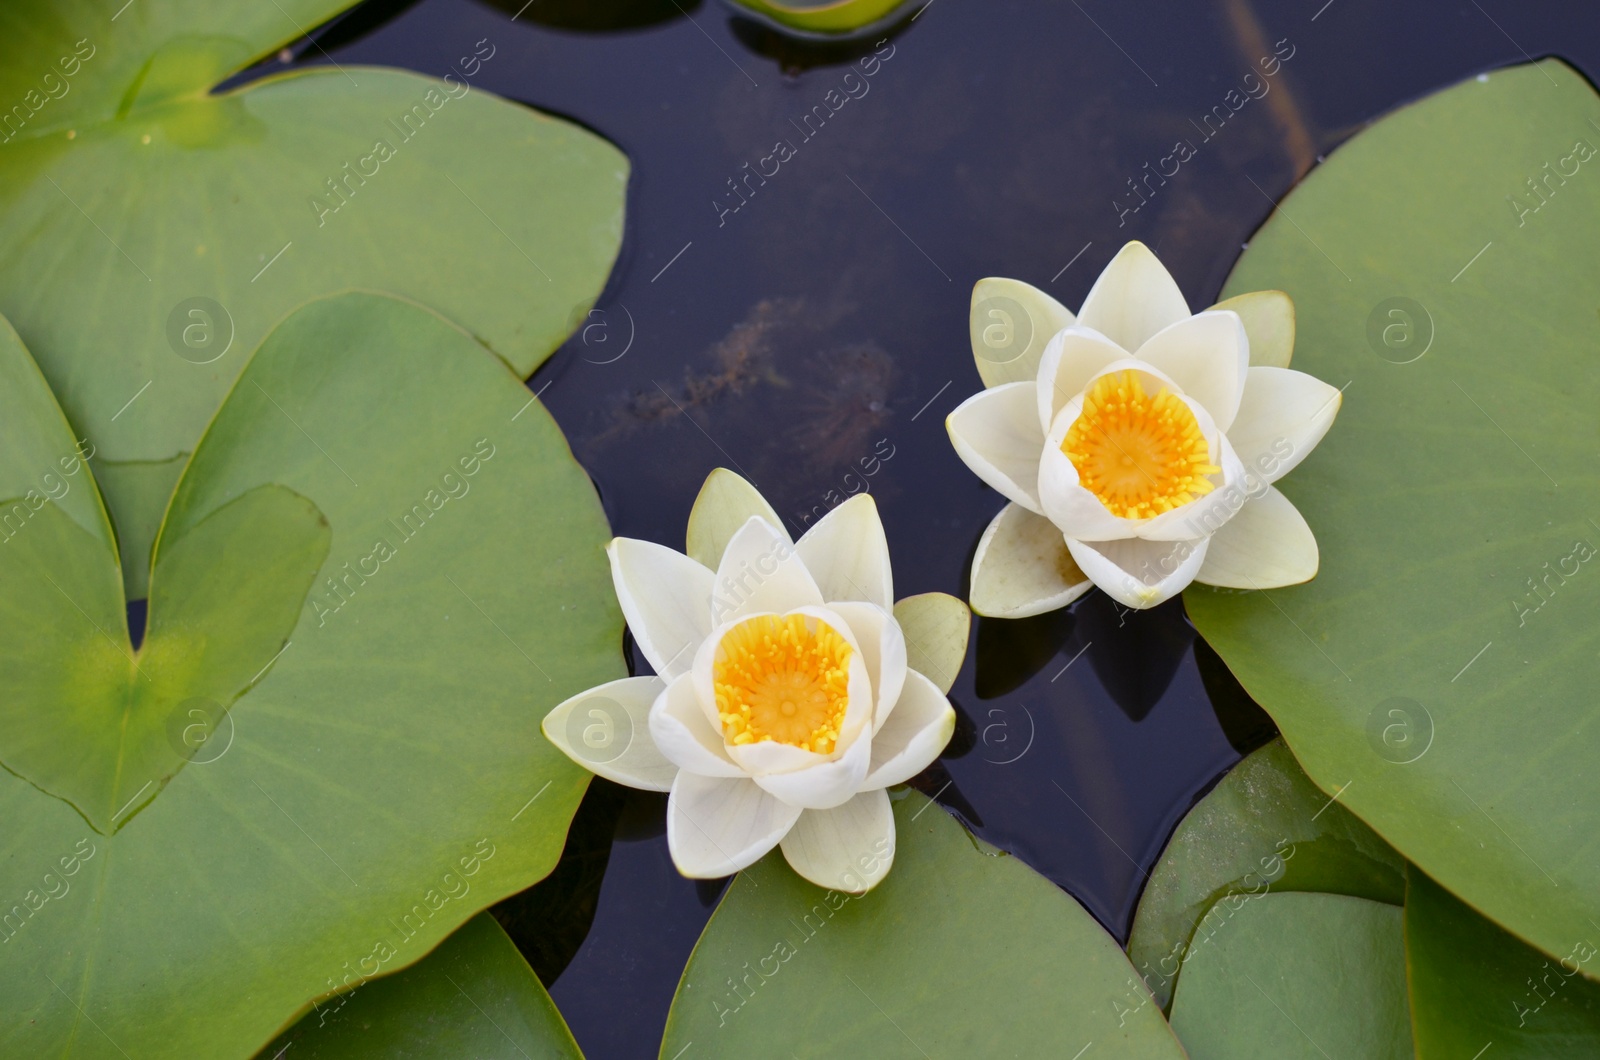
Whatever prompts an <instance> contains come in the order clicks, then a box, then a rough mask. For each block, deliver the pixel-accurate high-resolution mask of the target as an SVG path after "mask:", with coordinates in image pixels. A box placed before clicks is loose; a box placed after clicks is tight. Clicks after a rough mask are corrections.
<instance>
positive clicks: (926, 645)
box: [894, 593, 972, 695]
mask: <svg viewBox="0 0 1600 1060" xmlns="http://www.w3.org/2000/svg"><path fill="white" fill-rule="evenodd" d="M894 617H895V621H896V622H899V623H900V632H901V633H902V634H904V635H905V638H906V665H908V666H910V667H911V668H912V669H913V670H916V671H917V672H918V673H920V674H922V675H923V676H924V677H926V678H927V679H928V680H930V681H932V682H933V683H934V684H936V685H938V686H939V691H941V692H943V693H945V694H946V695H948V694H949V692H950V686H951V685H953V684H955V683H956V675H957V674H959V673H960V672H961V664H962V663H963V662H965V661H966V658H967V638H968V637H969V636H970V635H971V632H972V612H971V611H969V610H967V605H966V604H964V603H962V602H961V601H960V600H958V599H957V598H956V597H954V596H951V595H950V594H949V593H922V594H921V595H918V596H908V597H906V598H905V599H903V600H899V601H897V602H896V603H895V605H894Z"/></svg>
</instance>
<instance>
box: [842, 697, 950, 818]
mask: <svg viewBox="0 0 1600 1060" xmlns="http://www.w3.org/2000/svg"><path fill="white" fill-rule="evenodd" d="M955 731H956V712H955V708H954V707H952V706H950V701H949V700H948V699H946V698H945V695H944V693H943V692H941V691H939V688H938V686H937V685H935V684H934V683H933V682H932V681H930V680H928V679H927V678H926V677H924V676H922V675H921V674H919V673H917V672H916V671H915V670H912V671H911V672H910V673H909V674H908V675H907V676H906V688H905V691H904V692H902V693H900V705H899V706H898V707H896V708H895V712H894V713H893V714H891V715H890V716H889V722H888V724H886V725H885V726H884V727H883V729H882V730H881V731H880V732H879V733H878V735H877V736H876V737H874V738H873V741H872V767H871V769H869V770H868V771H867V775H866V777H865V778H864V779H863V780H862V781H861V790H862V791H868V790H870V789H872V788H886V787H888V786H889V785H891V784H904V783H905V782H906V781H908V780H910V779H911V778H912V777H914V776H916V775H917V774H918V773H920V772H922V771H923V770H924V769H926V768H928V764H929V763H930V762H932V761H933V760H934V759H935V758H938V757H939V753H940V752H941V751H943V750H944V749H945V746H946V745H947V744H949V742H950V737H951V736H952V735H953V734H954V733H955Z"/></svg>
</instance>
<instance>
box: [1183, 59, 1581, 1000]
mask: <svg viewBox="0 0 1600 1060" xmlns="http://www.w3.org/2000/svg"><path fill="white" fill-rule="evenodd" d="M1596 145H1600V98H1597V97H1596V95H1595V92H1594V90H1593V89H1592V88H1591V87H1590V86H1589V84H1588V83H1587V82H1586V81H1585V80H1584V79H1583V78H1582V77H1580V76H1579V75H1578V74H1576V73H1575V72H1573V71H1572V70H1571V69H1569V68H1568V67H1566V66H1564V65H1562V64H1561V63H1559V62H1555V61H1547V62H1541V63H1539V64H1537V65H1530V66H1521V67H1516V68H1512V69H1508V70H1499V71H1495V72H1493V73H1489V74H1485V75H1483V76H1482V77H1480V78H1478V79H1475V80H1472V81H1468V82H1466V83H1464V84H1461V85H1458V86H1456V87H1454V88H1450V89H1447V90H1445V91H1443V92H1440V93H1438V94H1436V95H1434V96H1431V97H1429V98H1427V99H1425V100H1423V101H1421V102H1419V103H1416V104H1413V105H1411V106H1409V107H1406V108H1404V109H1402V110H1400V111H1397V112H1395V113H1394V114H1392V115H1390V116H1388V117H1386V118H1384V119H1383V120H1381V121H1379V122H1377V123H1376V124H1374V125H1373V126H1371V127H1370V128H1368V129H1367V130H1366V131H1364V132H1362V133H1361V134H1360V135H1359V136H1357V137H1355V138H1354V139H1353V140H1351V141H1350V142H1349V143H1347V144H1346V145H1344V146H1343V147H1341V148H1339V150H1338V151H1336V152H1334V154H1333V155H1332V156H1331V157H1330V158H1329V159H1328V160H1327V162H1326V163H1325V164H1323V165H1322V166H1320V167H1319V168H1317V169H1316V170H1315V171H1313V172H1312V173H1311V175H1310V176H1309V177H1308V178H1307V179H1306V180H1305V182H1304V183H1303V184H1302V185H1301V186H1300V187H1299V188H1298V189H1296V190H1295V191H1294V192H1293V193H1292V194H1291V195H1289V196H1288V197H1287V198H1286V199H1285V200H1284V201H1283V202H1282V204H1281V206H1280V208H1279V210H1278V211H1277V212H1276V213H1275V214H1274V215H1273V216H1272V217H1271V218H1270V219H1269V220H1268V222H1267V223H1266V225H1265V226H1264V227H1263V228H1262V229H1261V231H1260V232H1258V233H1257V234H1256V236H1255V237H1254V238H1253V239H1252V240H1251V242H1250V247H1249V250H1247V251H1246V252H1245V254H1244V256H1243V258H1242V259H1241V260H1240V262H1239V264H1238V267H1237V268H1236V269H1235V271H1234V273H1233V275H1232V277H1230V279H1229V281H1228V286H1227V291H1228V292H1235V291H1247V290H1252V289H1255V288H1261V287H1275V288H1281V289H1282V290H1284V291H1287V292H1288V293H1289V294H1290V295H1291V296H1292V297H1293V299H1294V304H1295V306H1296V322H1295V323H1296V330H1297V333H1298V339H1297V342H1296V347H1297V350H1298V353H1297V354H1296V357H1295V364H1296V366H1297V367H1299V368H1301V369H1304V370H1306V371H1309V372H1311V373H1312V374H1314V375H1316V376H1319V377H1321V378H1323V379H1326V380H1328V381H1330V382H1332V383H1333V384H1335V385H1337V386H1341V387H1343V388H1344V395H1345V402H1344V412H1343V414H1342V415H1341V417H1340V421H1339V426H1338V428H1337V429H1336V430H1334V431H1332V432H1331V433H1330V434H1329V435H1328V437H1327V439H1326V440H1325V441H1324V442H1323V443H1322V445H1321V447H1320V448H1319V449H1318V451H1317V452H1316V453H1315V454H1313V455H1312V457H1311V458H1310V459H1309V460H1307V461H1306V463H1305V464H1304V465H1303V466H1302V467H1301V468H1300V469H1299V470H1298V471H1297V473H1296V474H1295V475H1294V476H1292V477H1291V478H1290V479H1288V480H1286V482H1287V484H1286V485H1285V487H1284V492H1285V493H1286V494H1287V495H1288V496H1289V498H1290V499H1291V500H1292V501H1293V502H1294V503H1295V505H1296V506H1297V507H1298V508H1299V509H1300V511H1301V512H1302V513H1303V514H1304V515H1305V517H1306V520H1307V522H1308V523H1309V524H1310V526H1311V527H1312V529H1313V530H1314V531H1315V533H1316V535H1317V541H1318V544H1319V546H1320V548H1321V553H1322V567H1321V572H1320V573H1319V574H1318V575H1317V577H1316V578H1315V580H1313V581H1312V582H1310V583H1309V584H1306V585H1302V586H1295V587H1293V588H1289V589H1283V590H1275V591H1271V592H1264V593H1258V592H1224V591H1217V590H1211V589H1203V588H1202V589H1194V590H1191V591H1189V592H1187V593H1186V594H1185V601H1186V603H1187V605H1188V608H1189V612H1190V615H1191V616H1192V617H1193V619H1194V622H1195V624H1196V625H1197V626H1198V627H1199V629H1200V632H1201V634H1202V635H1203V636H1204V637H1205V638H1206V639H1207V640H1208V641H1210V642H1211V644H1212V645H1213V646H1214V647H1215V648H1216V650H1217V652H1218V653H1219V654H1220V655H1221V656H1222V658H1223V659H1224V660H1225V661H1226V662H1227V664H1228V666H1229V668H1230V669H1232V670H1233V672H1234V673H1235V674H1236V675H1237V676H1238V677H1239V679H1240V681H1241V682H1242V683H1243V685H1244V687H1245V688H1246V689H1247V690H1248V691H1249V692H1250V694H1251V696H1253V697H1254V698H1255V700H1256V701H1257V702H1259V703H1260V704H1261V705H1262V706H1263V707H1264V708H1265V709H1266V710H1267V711H1268V712H1269V713H1270V714H1271V715H1272V717H1273V719H1274V720H1275V721H1276V722H1277V724H1278V726H1279V728H1280V729H1281V730H1282V732H1283V735H1284V738H1285V740H1287V741H1288V744H1289V746H1290V747H1292V748H1293V749H1294V752H1295V756H1296V758H1298V759H1299V761H1300V763H1301V764H1302V765H1303V766H1304V767H1305V769H1306V772H1307V773H1308V774H1309V775H1310V777H1311V778H1312V779H1313V780H1314V781H1316V783H1317V784H1318V786H1319V787H1321V788H1322V789H1323V790H1324V791H1329V792H1332V791H1339V790H1343V791H1344V794H1343V795H1342V796H1341V799H1340V801H1341V802H1342V803H1343V804H1344V805H1346V806H1348V807H1349V808H1350V809H1351V810H1352V811H1353V812H1355V813H1356V814H1357V815H1359V816H1360V817H1361V818H1362V819H1363V820H1364V821H1366V822H1367V823H1368V824H1369V825H1371V826H1372V827H1373V828H1374V829H1375V830H1376V831H1377V832H1378V833H1379V834H1380V835H1382V836H1383V838H1384V839H1385V840H1387V841H1388V842H1389V843H1390V844H1392V845H1393V846H1394V847H1395V848H1396V849H1397V850H1398V851H1399V852H1400V853H1401V854H1403V855H1404V856H1405V857H1406V858H1407V859H1409V860H1410V861H1412V862H1415V863H1416V864H1417V865H1418V866H1419V867H1420V868H1421V869H1422V870H1423V871H1425V872H1426V873H1427V874H1428V875H1429V876H1431V877H1433V878H1434V879H1435V880H1437V881H1439V883H1441V884H1442V885H1444V886H1445V887H1446V888H1448V889H1449V890H1450V891H1451V892H1453V893H1454V894H1456V895H1458V896H1459V897H1460V898H1462V899H1463V900H1464V901H1466V902H1467V903H1468V904H1469V905H1471V906H1472V907H1473V908H1475V909H1478V910H1479V911H1481V912H1482V913H1484V914H1485V915H1487V916H1488V917H1489V918H1490V919H1492V920H1494V921H1496V922H1497V923H1499V924H1501V925H1503V926H1504V927H1506V928H1507V929H1508V930H1510V931H1511V932H1512V933H1513V934H1515V935H1517V936H1518V937H1520V938H1522V939H1524V940H1525V941H1527V942H1530V943H1532V944H1533V945H1535V946H1537V947H1538V948H1539V949H1541V950H1543V951H1544V952H1545V953H1547V954H1549V955H1551V956H1552V957H1560V956H1563V955H1565V954H1566V953H1567V952H1568V951H1569V950H1570V948H1571V946H1572V944H1573V942H1574V940H1576V939H1580V938H1586V937H1588V936H1590V935H1591V934H1593V933H1594V931H1595V928H1594V924H1595V923H1596V922H1600V841H1597V840H1596V839H1595V837H1596V836H1597V835H1600V770H1596V769H1595V768H1594V764H1595V762H1596V761H1600V700H1596V698H1595V694H1594V689H1595V687H1596V685H1597V684H1600V575H1597V574H1595V573H1594V572H1593V570H1592V567H1593V563H1592V560H1593V559H1594V557H1595V556H1596V555H1597V549H1600V527H1597V525H1596V523H1595V522H1593V521H1591V520H1593V519H1594V518H1595V517H1596V513H1597V510H1600V509H1597V507H1596V499H1597V498H1600V462H1597V461H1596V459H1595V454H1596V441H1595V438H1596V435H1595V422H1596V421H1595V410H1596V409H1597V408H1600V374H1597V373H1595V372H1593V371H1591V370H1589V366H1590V365H1591V364H1592V362H1593V359H1594V351H1593V348H1592V347H1593V336H1594V329H1595V300H1594V291H1595V289H1596V287H1600V255H1597V254H1596V251H1595V248H1596V247H1597V246H1600V179H1596V176H1597V174H1596V173H1595V172H1590V171H1591V169H1594V170H1597V171H1600V159H1597V158H1596V157H1595V155H1596V153H1597V146H1596ZM1225 293H1226V292H1225ZM1586 974H1587V969H1586Z"/></svg>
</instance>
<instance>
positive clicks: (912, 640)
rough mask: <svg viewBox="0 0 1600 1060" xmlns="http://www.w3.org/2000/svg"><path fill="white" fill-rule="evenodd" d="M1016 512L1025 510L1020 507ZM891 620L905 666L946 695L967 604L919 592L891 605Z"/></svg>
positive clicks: (963, 638) (958, 659)
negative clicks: (901, 645)
mask: <svg viewBox="0 0 1600 1060" xmlns="http://www.w3.org/2000/svg"><path fill="white" fill-rule="evenodd" d="M1017 510H1018V511H1021V512H1026V511H1027V509H1026V508H1023V507H1021V506H1020V505H1019V506H1018V507H1017ZM1029 514H1031V513H1029ZM1063 547H1065V546H1064V545H1063ZM894 618H895V621H896V622H898V623H899V624H900V631H901V634H902V635H903V636H904V638H905V643H906V665H907V666H908V667H910V668H911V669H913V670H916V671H917V672H919V673H922V674H925V675H926V676H927V678H928V680H930V681H932V682H933V683H934V684H935V685H938V686H939V689H940V691H942V692H949V691H950V686H951V685H953V684H955V683H956V675H957V674H959V673H960V672H961V664H962V663H963V662H965V661H966V658H967V639H968V638H969V637H970V636H971V634H972V612H971V611H969V610H968V609H967V605H966V604H964V603H962V602H961V600H960V599H958V598H957V597H954V596H951V595H950V594H949V593H922V594H920V595H917V596H908V597H906V598H905V599H904V600H901V601H900V602H899V603H897V604H895V605H894Z"/></svg>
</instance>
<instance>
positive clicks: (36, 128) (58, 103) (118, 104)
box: [0, 0, 352, 141]
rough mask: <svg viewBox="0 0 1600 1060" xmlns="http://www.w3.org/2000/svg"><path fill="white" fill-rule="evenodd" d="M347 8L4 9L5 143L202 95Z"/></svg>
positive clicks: (0, 73) (89, 2)
mask: <svg viewBox="0 0 1600 1060" xmlns="http://www.w3.org/2000/svg"><path fill="white" fill-rule="evenodd" d="M350 6H352V5H351V3H350V2H349V0H274V2H272V3H268V4H257V3H247V2H237V3H229V2H225V0H137V2H135V3H131V4H125V3H124V0H118V2H117V3H114V4H112V3H102V2H99V0H13V2H10V3H7V4H5V5H4V6H3V7H0V108H3V109H0V141H5V140H6V139H7V138H17V139H23V138H28V137H32V136H37V135H39V134H41V133H44V132H48V131H50V130H53V129H68V128H72V127H73V126H74V125H83V124H87V123H94V122H100V121H106V120H109V119H111V118H113V117H114V116H116V115H117V114H118V113H119V111H122V112H125V111H126V110H127V108H128V107H129V106H130V105H131V104H132V103H133V101H134V99H135V98H136V97H143V98H144V99H149V98H151V97H171V96H175V95H179V94H191V95H195V94H200V93H203V92H205V91H206V90H207V89H209V88H210V87H211V86H212V85H214V84H216V83H217V82H218V81H220V80H222V79H223V78H224V77H225V76H227V75H228V74H230V73H232V72H233V71H235V70H238V69H241V68H242V67H244V66H246V65H248V64H249V63H250V62H251V61H252V60H253V59H256V58H258V57H260V56H262V55H265V54H267V53H268V52H270V51H272V50H273V49H275V48H276V47H278V46H279V45H280V44H287V43H289V42H290V41H292V40H294V39H295V38H297V37H302V36H304V35H305V33H306V31H307V30H310V29H314V28H315V27H317V26H318V25H320V24H322V23H323V22H326V21H327V20H328V19H329V18H332V17H333V16H334V15H336V14H338V13H339V12H340V11H342V10H343V9H345V8H347V7H350ZM30 93H31V95H30ZM19 107H20V108H21V109H20V110H19V109H18V108H19Z"/></svg>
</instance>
